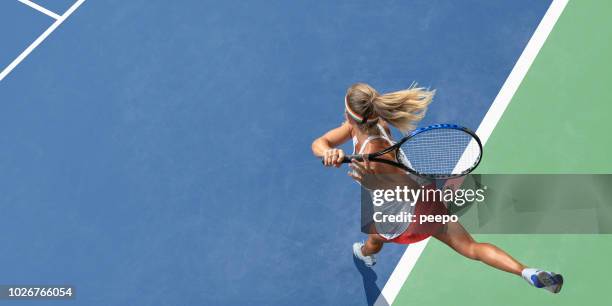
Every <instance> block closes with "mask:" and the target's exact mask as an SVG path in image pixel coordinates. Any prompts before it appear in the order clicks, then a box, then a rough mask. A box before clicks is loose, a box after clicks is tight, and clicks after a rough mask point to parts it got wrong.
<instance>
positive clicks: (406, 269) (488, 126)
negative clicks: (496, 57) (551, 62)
mask: <svg viewBox="0 0 612 306" xmlns="http://www.w3.org/2000/svg"><path fill="white" fill-rule="evenodd" d="M568 1H569V0H554V1H553V2H552V3H551V5H550V7H549V8H548V10H547V11H546V14H545V15H544V17H543V18H542V21H540V24H539V25H538V27H537V29H536V30H535V32H534V33H533V36H531V39H530V40H529V42H528V43H527V46H526V47H525V50H523V53H522V54H521V56H520V57H519V59H518V61H517V62H516V64H515V65H514V68H513V69H512V71H511V72H510V75H509V76H508V78H507V79H506V82H504V85H503V86H502V88H501V89H500V91H499V93H498V94H497V97H495V100H494V101H493V104H491V107H490V108H489V111H487V114H486V115H485V117H484V119H483V120H482V122H481V123H480V126H479V127H478V130H477V131H476V134H478V136H479V137H480V139H481V140H482V144H483V145H484V144H485V143H486V142H487V140H488V139H489V137H490V136H491V133H492V132H493V129H494V128H495V126H496V125H497V123H498V122H499V120H500V119H501V117H502V115H503V113H504V111H505V110H506V108H507V107H508V104H510V101H511V100H512V97H513V96H514V94H515V93H516V90H517V89H518V87H519V85H520V84H521V82H522V81H523V79H524V78H525V75H526V74H527V71H529V67H531V64H532V63H533V61H534V60H535V58H536V56H537V55H538V53H539V52H540V49H541V48H542V46H543V45H544V42H545V41H546V39H547V38H548V35H549V34H550V32H551V31H552V29H553V28H554V26H555V24H556V23H557V20H558V19H559V17H560V16H561V13H562V12H563V10H564V9H565V6H566V5H567V3H568ZM429 239H430V238H427V239H426V240H423V241H421V242H418V243H415V244H412V245H409V246H408V248H406V251H405V252H404V255H402V258H401V259H400V260H399V262H398V264H397V266H396V267H395V269H394V270H393V273H391V276H390V277H389V280H388V281H387V283H386V284H385V287H384V288H383V290H382V291H381V293H380V296H379V297H378V299H377V300H376V303H375V305H380V306H382V305H391V304H393V301H395V298H396V297H397V295H398V293H399V292H400V289H401V288H402V286H403V285H404V282H405V281H406V279H407V278H408V276H409V275H410V272H411V271H412V269H413V268H414V266H415V264H416V262H417V260H418V259H419V257H420V256H421V254H422V253H423V250H424V249H425V246H427V243H428V242H429Z"/></svg>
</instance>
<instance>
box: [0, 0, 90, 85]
mask: <svg viewBox="0 0 612 306" xmlns="http://www.w3.org/2000/svg"><path fill="white" fill-rule="evenodd" d="M83 2H85V0H78V1H77V2H76V3H75V4H73V5H72V6H71V7H70V8H69V9H68V10H67V11H66V12H65V13H64V14H63V15H62V16H59V18H58V19H56V20H55V22H54V23H53V24H52V25H51V26H50V27H49V28H48V29H47V30H46V31H45V32H43V33H42V34H41V35H40V36H38V38H36V40H34V42H32V44H30V45H29V46H28V47H27V48H26V49H25V50H23V52H21V54H19V56H17V58H15V59H14V60H13V61H12V62H11V63H10V64H9V65H8V66H6V68H4V70H2V72H0V82H1V81H2V80H4V78H5V77H6V76H7V75H8V74H9V73H11V71H13V69H15V67H17V65H19V63H21V62H22V61H23V60H24V59H25V58H26V57H27V56H28V55H29V54H30V53H32V51H34V49H36V47H38V45H40V44H41V43H42V42H43V41H44V40H45V39H46V38H47V37H48V36H49V35H51V33H52V32H53V31H55V29H57V27H59V26H60V24H62V22H64V21H65V20H66V18H68V17H69V16H70V15H71V14H72V13H74V11H75V10H76V9H77V8H79V6H81V4H83Z"/></svg>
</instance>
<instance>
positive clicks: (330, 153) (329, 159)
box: [312, 122, 351, 167]
mask: <svg viewBox="0 0 612 306" xmlns="http://www.w3.org/2000/svg"><path fill="white" fill-rule="evenodd" d="M349 139H351V125H350V124H349V123H348V122H344V123H343V124H342V125H341V126H339V127H337V128H335V129H333V130H331V131H329V132H327V133H325V134H324V135H323V136H321V137H319V138H317V139H315V141H313V142H312V153H313V154H314V155H315V156H317V157H321V158H323V164H324V165H325V166H327V167H329V166H335V167H340V165H342V159H343V158H344V155H345V154H344V151H342V149H337V147H338V146H339V145H341V144H343V143H345V142H347V141H348V140H349Z"/></svg>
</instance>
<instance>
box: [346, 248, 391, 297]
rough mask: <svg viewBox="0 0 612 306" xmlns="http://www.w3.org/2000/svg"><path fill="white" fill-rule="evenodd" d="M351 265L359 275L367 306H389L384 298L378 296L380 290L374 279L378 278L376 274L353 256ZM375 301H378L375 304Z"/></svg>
mask: <svg viewBox="0 0 612 306" xmlns="http://www.w3.org/2000/svg"><path fill="white" fill-rule="evenodd" d="M353 263H354V264H355V267H356V268H357V270H358V271H359V273H360V274H361V279H362V280H363V290H364V291H365V295H366V300H367V302H368V306H373V305H374V304H376V306H389V303H387V301H386V300H385V298H384V297H383V296H381V295H380V288H378V285H377V284H376V279H377V278H378V275H376V272H375V271H374V270H373V269H372V268H369V267H367V266H366V265H365V264H364V263H363V261H361V260H359V259H357V258H356V257H355V256H353ZM377 300H379V301H378V302H377Z"/></svg>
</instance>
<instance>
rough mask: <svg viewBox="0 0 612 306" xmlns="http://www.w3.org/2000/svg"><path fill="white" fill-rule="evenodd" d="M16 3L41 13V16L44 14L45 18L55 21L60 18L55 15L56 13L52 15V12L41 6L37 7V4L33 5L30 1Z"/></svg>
mask: <svg viewBox="0 0 612 306" xmlns="http://www.w3.org/2000/svg"><path fill="white" fill-rule="evenodd" d="M17 1H19V2H21V3H23V4H25V5H27V6H29V7H31V8H33V9H35V10H37V11H39V12H41V13H43V14H45V15H47V16H49V17H51V18H53V19H55V20H58V19H60V18H61V16H60V15H58V14H56V13H54V12H52V11H50V10H48V9H46V8H44V7H42V6H40V5H38V4H36V3H34V2H32V1H30V0H17Z"/></svg>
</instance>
